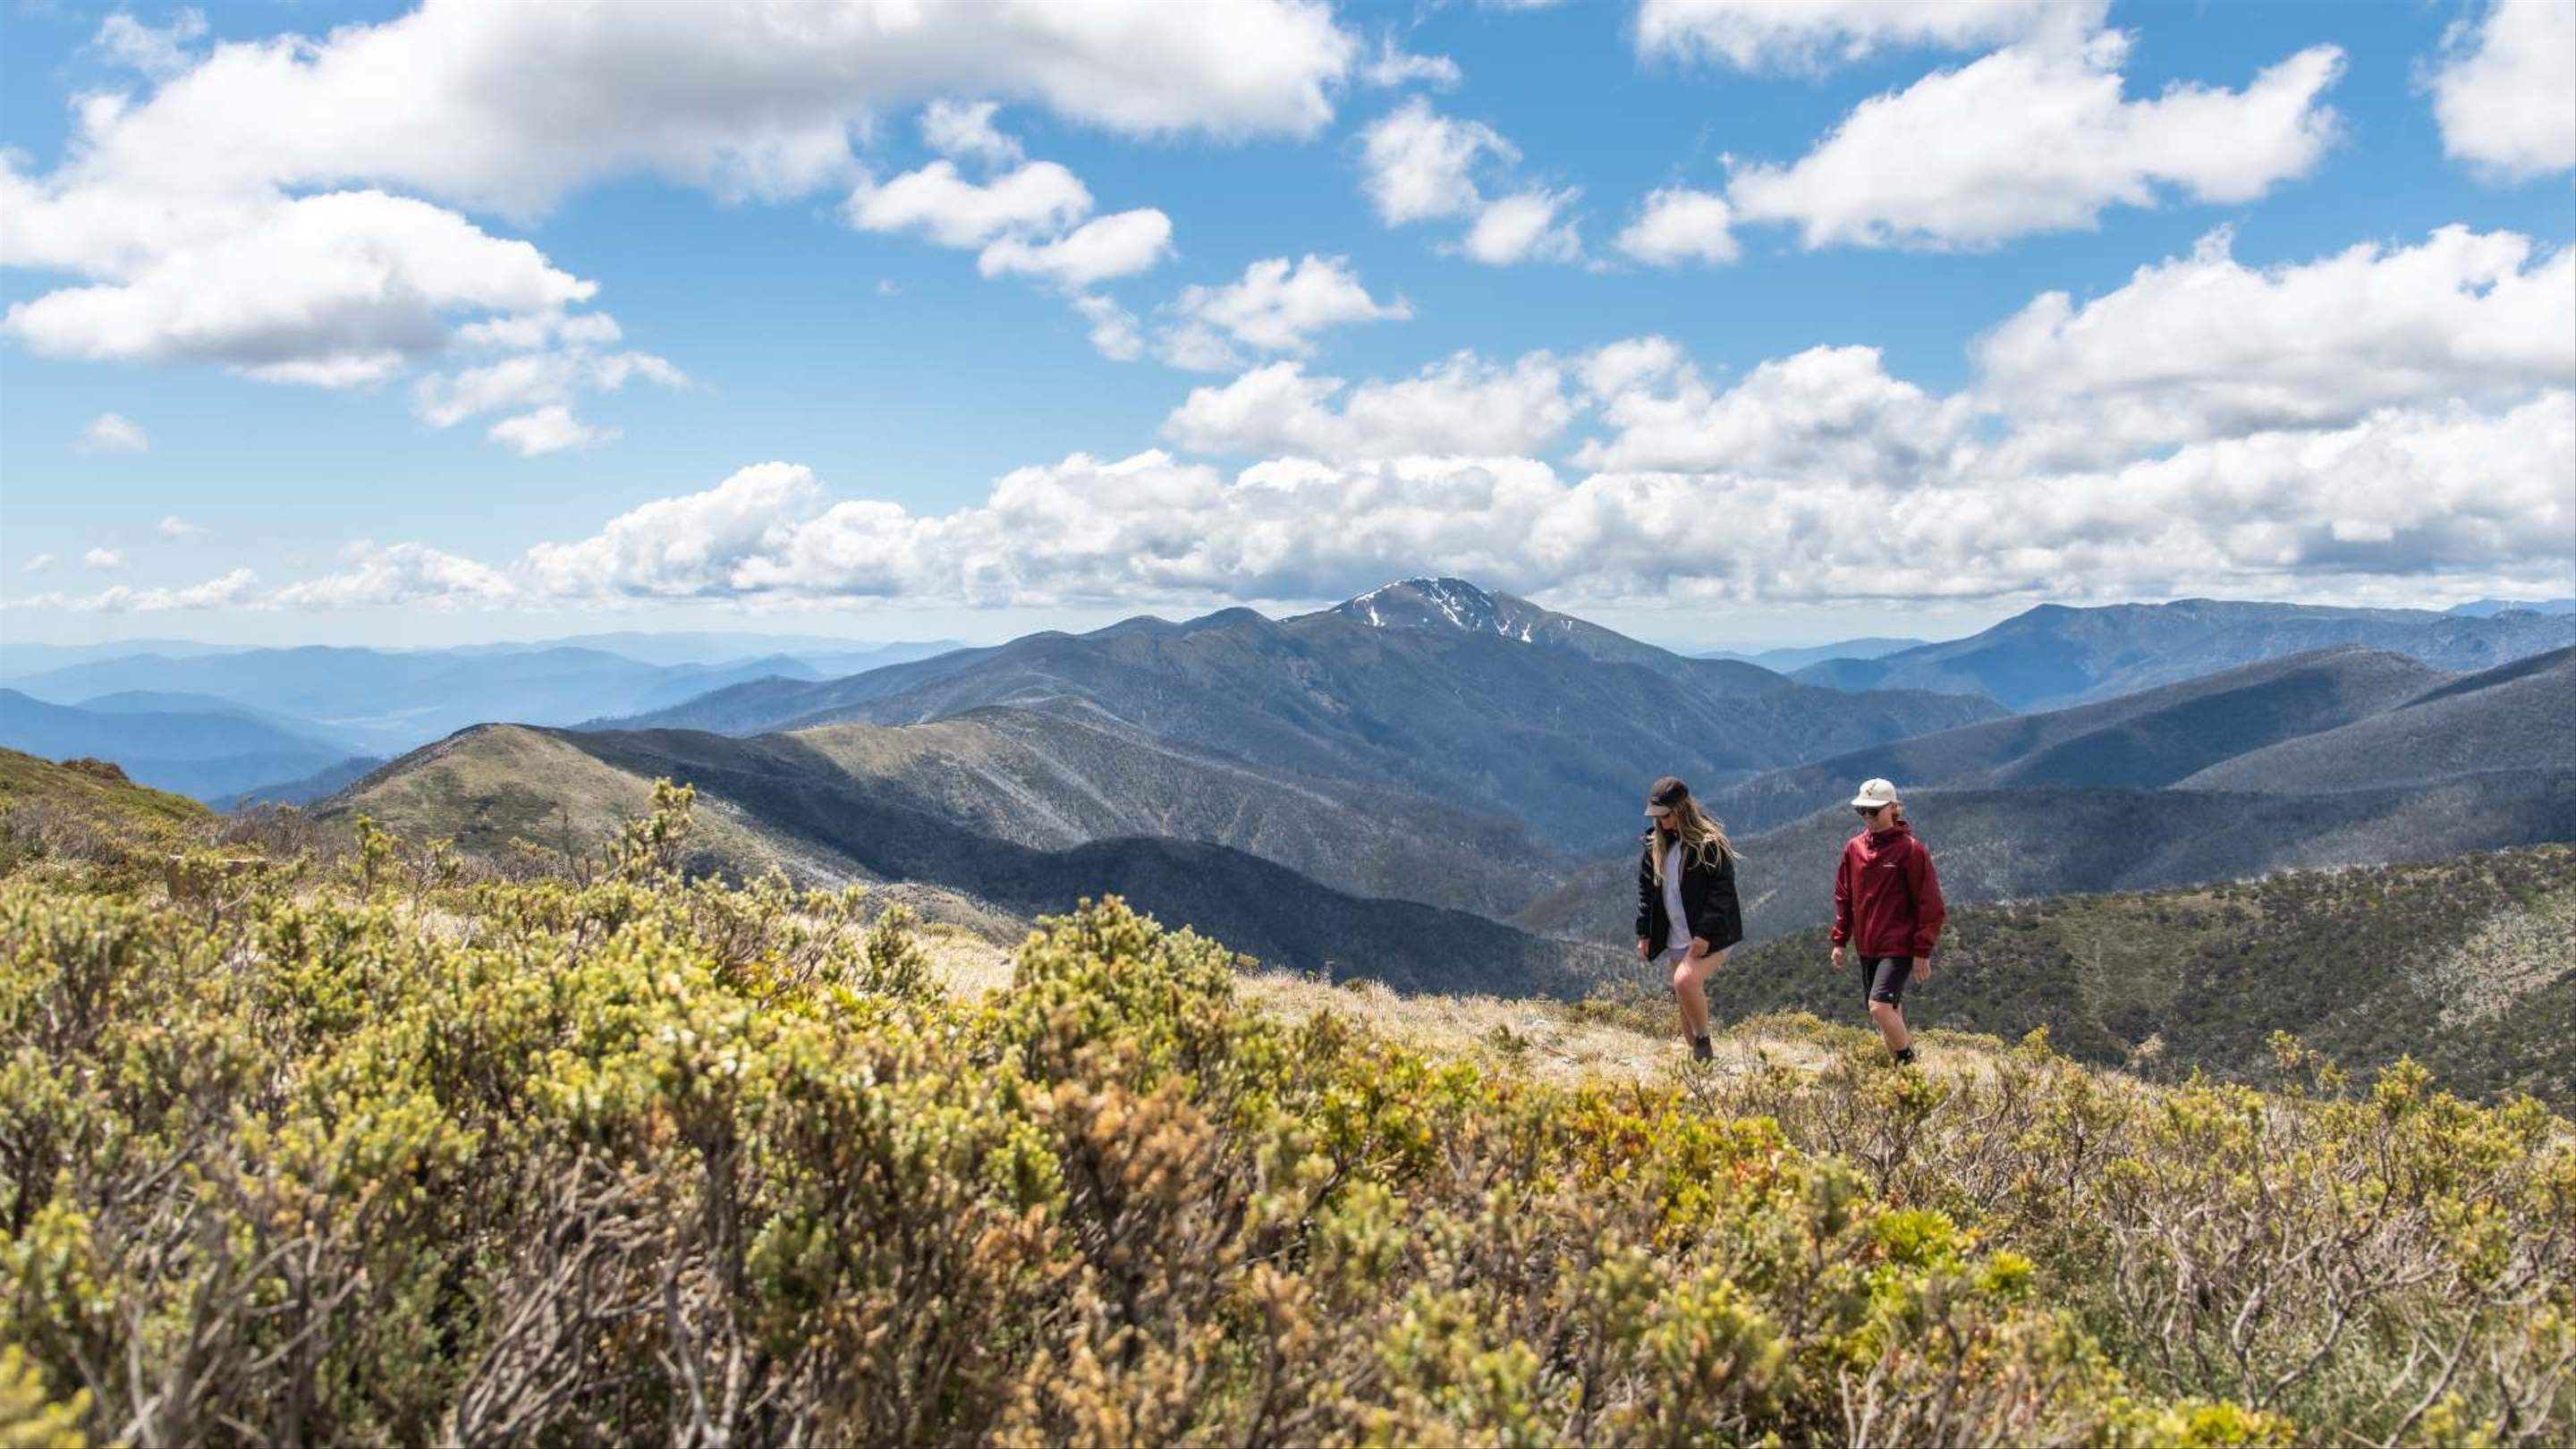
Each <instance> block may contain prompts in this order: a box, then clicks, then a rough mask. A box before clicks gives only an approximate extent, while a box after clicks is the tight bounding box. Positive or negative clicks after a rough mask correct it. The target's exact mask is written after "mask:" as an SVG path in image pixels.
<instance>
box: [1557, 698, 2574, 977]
mask: <svg viewBox="0 0 2576 1449" xmlns="http://www.w3.org/2000/svg"><path fill="white" fill-rule="evenodd" d="M2571 704H2576V650H2560V651H2554V652H2553V653H2551V654H2548V655H2541V656H2535V657H2533V658H2531V659H2525V660H2519V661H2516V662H2515V663H2512V664H2508V665H2504V666H2501V667H2499V668H2496V669H2492V670H2488V671H2485V672H2483V673H2481V674H2475V675H2466V676H2456V677H2455V676H2449V675H2444V674H2441V673H2440V672H2438V671H2435V670H2431V669H2428V668H2426V667H2425V666H2423V665H2421V664H2418V663H2416V662H2414V661H2412V660H2408V659H2404V658H2401V657H2399V656H2395V655H2388V654H2379V653H2375V652H2372V651H2368V650H2356V649H2342V650H2327V651H2320V652H2318V653H2315V654H2309V655H2302V656H2297V657H2294V658H2290V659H2282V660H2273V661H2269V662H2267V663H2264V664H2257V665H2250V666H2247V667H2245V668H2242V669H2237V670H2231V671H2229V672H2227V673H2226V674H2223V675H2214V676H2211V677H2209V678H2207V679H2201V680H2194V681H2192V682H2190V683H2188V684H2182V685H2173V686H2168V687H2166V688H2164V689H2159V690H2151V691H2148V692H2146V693H2143V694H2139V695H2133V696H2130V697H2128V698H2125V699H2120V700H2114V701H2109V702H2107V703H2104V704H2097V705H2086V706H2081V707H2078V708H2074V709H2068V710H2062V711H2057V712H2054V713H2051V714H2045V715H2029V716H2020V717H2016V718H2012V719H2007V720H1999V721H1993V722H1990V723H1986V724H1980V725H1973V726H1969V727H1966V728H1963V729H1957V730H1951V731H1947V732H1944V733H1941V734H1936V735H1928V736H1924V737H1922V738H1919V739H1913V740H1903V741H1899V742H1896V743H1895V744H1893V745H1889V746H1885V747H1882V748H1878V749H1873V750H1867V751H1862V752H1859V753H1856V754H1852V755H1845V756H1841V757H1837V758H1835V759H1831V760H1825V761H1820V762H1817V763H1815V764H1813V765H1806V766H1799V767H1795V768H1793V769H1789V770H1783V771H1776V772H1773V773H1771V774H1768V775H1763V776H1757V777H1755V778H1754V779H1752V780H1749V781H1745V782H1743V783H1741V784H1738V785H1736V786H1734V787H1732V788H1730V789H1725V790H1721V791H1718V792H1715V793H1714V794H1713V795H1712V796H1711V798H1710V804H1711V807H1712V808H1713V809H1714V810H1715V811H1716V812H1717V813H1718V814H1719V815H1720V816H1721V817H1722V818H1725V819H1727V820H1728V821H1729V823H1730V824H1731V825H1732V826H1734V827H1735V831H1736V833H1737V835H1738V838H1739V839H1741V840H1742V841H1743V844H1744V849H1745V851H1746V854H1747V861H1748V863H1747V865H1746V866H1745V868H1744V871H1743V874H1742V879H1743V881H1744V883H1745V884H1744V890H1745V906H1746V918H1747V923H1748V926H1749V927H1750V928H1751V929H1752V930H1754V932H1755V936H1756V939H1762V938H1763V937H1764V936H1766V935H1769V934H1777V933H1780V932H1784V931H1791V930H1797V929H1802V928H1804V927H1806V926H1810V925H1813V924H1815V923H1816V922H1818V921H1820V920H1823V919H1825V918H1826V916H1827V914H1828V913H1829V912H1830V910H1831V895H1830V887H1831V872H1832V865H1833V861H1834V859H1835V858H1836V856H1837V855H1838V854H1839V853H1840V850H1841V847H1842V842H1843V841H1844V840H1846V839H1848V838H1849V837H1850V836H1851V835H1852V833H1853V832H1854V828H1855V827H1854V824H1853V821H1852V817H1851V815H1850V813H1849V811H1848V809H1847V807H1846V806H1845V804H1844V802H1845V801H1846V800H1847V799H1848V798H1849V792H1850V790H1851V789H1852V788H1853V787H1854V786H1855V785H1857V784H1858V783H1859V781H1860V780H1861V779H1863V778H1865V777H1866V776H1869V775H1885V776H1888V777H1890V778H1893V779H1894V780H1896V782H1897V783H1898V785H1899V786H1900V787H1901V788H1902V789H1903V791H1904V793H1905V798H1906V801H1907V813H1908V815H1909V816H1910V817H1911V818H1913V819H1914V820H1915V821H1917V822H1918V828H1919V829H1920V830H1921V831H1922V833H1923V836H1924V838H1925V840H1926V841H1927V842H1929V843H1930V844H1931V845H1932V847H1933V852H1934V859H1935V861H1936V862H1938V864H1939V866H1940V869H1941V874H1942V880H1943V883H1944V889H1945V891H1947V892H1948V893H1950V894H1951V895H1953V896H1954V897H1956V898H1958V899H1962V900H1976V899H1987V900H1992V899H2023V898H2028V897H2032V896H2040V895H2053V894H2063V893H2068V892H2092V891H2106V890H2135V889H2145V888H2149V887H2161V886H2169V885H2181V884H2186V883H2190V882H2193V881H2204V880H2225V879H2235V878H2239V877H2246V876H2255V875H2262V874H2266V873H2269V872H2271V871H2275V870H2282V869H2288V868H2293V867H2306V866H2329V865H2370V864H2378V863H2382V862H2386V861H2390V860H2399V859H2425V858H2430V857H2434V856H2440V855H2449V854H2455V853H2458V852H2460V851H2467V850H2491V849H2502V848H2507V847H2514V846H2525V845H2533V844H2539V843H2545V842H2556V841H2571V840H2576V729H2570V728H2569V727H2568V721H2569V719H2570V711H2571ZM2213 756H2216V757H2219V758H2218V759H2217V760H2216V762H2215V763H2210V760H2211V757H2213ZM1632 868H1633V857H1632V856H1629V855H1625V854H1620V855H1609V854H1605V855H1604V856H1602V857H1601V858H1600V859H1598V860H1596V861H1594V862H1593V863H1592V864H1590V865H1587V866H1585V867H1583V868H1582V869H1580V870H1578V871H1576V872H1574V873H1573V874H1572V875H1571V876H1570V877H1569V878H1568V880H1567V882H1566V884H1564V885H1563V886H1561V887H1559V888H1558V889H1557V890H1556V891H1554V892H1552V893H1550V894H1549V895H1548V896H1546V897H1543V898H1541V899H1540V900H1539V901H1536V902H1534V903H1533V904H1532V905H1531V906H1530V908H1529V909H1527V910H1525V911H1522V912H1520V913H1519V914H1517V915H1515V916H1514V917H1513V918H1512V919H1513V921H1514V922H1515V923H1516V924H1518V925H1521V926H1524V927H1526V928H1528V929H1531V930H1536V931H1542V932H1556V933H1561V934H1567V935H1570V936H1571V937H1573V938H1575V939H1583V940H1598V939H1601V938H1602V937H1603V935H1604V934H1605V933H1609V934H1613V935H1615V934H1616V933H1617V932H1619V931H1622V930H1625V929H1626V926H1625V924H1624V922H1625V920H1626V914H1627V911H1628V909H1629V904H1630V903H1629V901H1628V900H1627V893H1628V890H1629V887H1628V881H1629V879H1630V877H1629V875H1628V872H1629V871H1630V870H1631V869H1632Z"/></svg>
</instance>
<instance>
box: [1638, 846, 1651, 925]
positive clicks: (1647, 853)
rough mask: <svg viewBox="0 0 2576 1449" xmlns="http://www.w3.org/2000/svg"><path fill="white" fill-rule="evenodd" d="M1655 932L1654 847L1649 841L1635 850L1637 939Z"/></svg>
mask: <svg viewBox="0 0 2576 1449" xmlns="http://www.w3.org/2000/svg"><path fill="white" fill-rule="evenodd" d="M1654 931H1655V845H1654V842H1653V841H1652V840H1651V839H1650V840H1648V841H1647V842H1646V843H1645V844H1644V845H1642V846H1639V847H1638V848H1637V939H1638V940H1641V941H1642V940H1644V939H1646V938H1647V937H1648V936H1651V935H1653V934H1654Z"/></svg>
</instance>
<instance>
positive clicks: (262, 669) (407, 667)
mask: <svg viewBox="0 0 2576 1449" xmlns="http://www.w3.org/2000/svg"><path fill="white" fill-rule="evenodd" d="M594 637H595V638H596V639H598V640H599V641H600V642H601V643H602V644H607V643H614V644H616V645H618V646H619V647H620V648H622V649H626V650H632V651H634V652H633V653H621V652H616V651H613V650H611V649H608V648H604V647H592V646H590V645H586V644H577V643H571V642H564V643H541V644H497V645H475V646H468V647H464V648H458V649H438V650H403V649H347V648H327V647H319V646H316V647H309V648H294V649H226V650H220V651H217V650H212V649H207V648H204V647H202V646H198V647H183V648H182V649H180V650H177V651H174V652H168V653H150V652H147V653H135V652H125V653H109V654H105V655H101V656H96V657H88V658H68V659H66V658H64V656H65V655H68V654H72V653H75V652H78V651H71V650H62V651H50V652H48V651H43V650H41V649H40V648H39V647H38V646H19V647H17V648H15V649H13V650H12V651H11V653H10V656H9V657H10V659H11V660H12V662H13V663H15V662H18V661H22V660H25V661H34V662H48V661H52V660H56V659H62V661H63V662H59V663H53V664H52V665H51V667H46V668H42V669H39V670H36V671H34V672H30V673H26V674H19V675H13V676H12V677H11V678H9V679H8V680H7V681H6V683H7V685H8V687H10V688H12V689H15V690H17V691H19V692H20V693H22V694H25V695H28V696H30V697H32V698H34V699H38V700H42V701H45V702H47V703H51V704H59V705H80V706H82V707H85V708H86V707H95V705H94V701H96V700H97V699H99V698H100V697H102V696H109V697H113V696H118V695H124V694H132V693H150V694H184V695H189V696H193V697H195V698H196V699H197V700H199V701H206V700H212V701H216V702H218V703H219V704H220V705H222V706H225V707H229V708H231V709H233V710H236V711H239V710H250V711H254V712H258V713H260V714H262V715H263V716H264V717H266V718H269V719H270V720H271V721H272V722H275V723H278V724H279V725H280V726H281V727H283V728H288V729H291V730H293V731H295V732H297V733H300V734H304V735H308V736H312V737H315V738H321V739H328V740H333V741H336V742H338V743H339V744H340V745H342V746H343V747H344V748H343V749H342V751H341V753H342V755H343V756H347V755H353V754H370V753H372V754H380V755H389V754H399V753H400V752H402V751H404V750H407V749H411V748H413V747H414V746H417V745H421V744H424V743H427V742H428V741H430V740H434V739H437V738H439V737H440V736H442V735H446V734H450V733H453V732H454V731H456V730H459V729H463V728H465V727H466V726H468V725H473V724H482V723H486V722H489V721H492V720H512V721H521V722H526V723H533V724H570V723H572V722H573V721H575V720H579V719H582V718H585V717H587V716H590V715H593V714H596V713H599V712H600V711H601V710H603V709H605V710H609V711H613V712H618V713H632V712H637V711H642V710H651V709H659V708H662V707H664V706H666V705H671V704H677V703H679V702H681V701H683V700H687V699H691V698H694V697H696V696H698V695H701V694H704V693H706V692H708V691H710V690H715V689H721V688H724V687H725V686H728V685H732V684H739V683H742V682H744V681H747V680H754V679H765V678H773V677H788V678H795V679H801V680H816V679H825V678H841V677H845V676H848V675H853V674H858V673H861V672H864V671H865V670H869V669H874V668H877V667H879V666H881V665H884V664H890V663H896V662H901V661H907V660H913V659H921V658H926V657H929V656H930V655H932V654H936V653H938V652H940V651H942V650H943V649H945V648H946V647H948V646H946V645H944V644H889V645H870V644H867V643H865V642H864V641H857V640H832V639H817V638H806V637H798V636H789V637H785V638H776V637H771V636H764V635H756V634H755V635H709V636H698V635H687V634H618V635H601V636H594ZM779 645H787V646H796V647H800V648H802V649H803V652H801V653H799V652H788V651H787V650H784V649H780V648H777V647H774V646H779ZM759 646H773V647H771V648H769V649H768V651H767V652H762V653H754V654H739V653H733V652H731V651H732V650H734V649H736V648H756V647H759ZM639 655H640V656H646V657H637V656H639ZM197 708H201V706H200V707H197ZM0 744H9V745H15V746H16V747H17V748H21V749H30V748H32V747H31V746H28V745H23V744H18V742H16V741H14V740H11V739H8V738H7V737H5V736H0ZM37 753H41V751H37ZM280 778H283V777H280ZM252 783H264V782H252Z"/></svg>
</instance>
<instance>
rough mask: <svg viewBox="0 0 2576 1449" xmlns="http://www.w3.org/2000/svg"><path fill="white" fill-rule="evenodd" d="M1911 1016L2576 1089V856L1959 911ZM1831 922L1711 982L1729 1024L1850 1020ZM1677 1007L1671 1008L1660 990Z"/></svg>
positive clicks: (2184, 1059)
mask: <svg viewBox="0 0 2576 1449" xmlns="http://www.w3.org/2000/svg"><path fill="white" fill-rule="evenodd" d="M1951 920H1952V923H1953V924H1952V926H1951V928H1950V930H1949V931H1948V932H1947V934H1945V936H1944V937H1943V942H1942V951H1941V955H1940V958H1939V964H1938V966H1937V968H1936V970H1935V973H1934V980H1933V985H1932V987H1931V988H1930V989H1928V990H1917V991H1915V992H1912V993H1909V1006H1908V1013H1907V1014H1908V1018H1909V1019H1910V1020H1913V1021H1915V1022H1917V1023H1918V1024H1920V1025H1929V1026H1945V1027H1952V1028H1956V1029H1959V1030H1965V1031H1972V1032H1983V1033H1988V1034H1993V1035H2001V1036H2005V1037H2015V1036H2019V1035H2021V1034H2022V1033H2024V1032H2027V1031H2029V1030H2031V1029H2033V1028H2035V1027H2046V1028H2047V1029H2048V1032H2049V1039H2050V1040H2051V1041H2053V1042H2055V1043H2057V1046H2058V1049H2059V1050H2061V1051H2064V1052H2067V1053H2068V1054H2070V1055H2072V1056H2075V1057H2077V1058H2078V1059H2080V1060H2084V1061H2088V1062H2093V1063H2096V1064H2101V1065H2114V1066H2121V1067H2124V1068H2126V1069H2128V1070H2130V1071H2133V1072H2135V1073H2138V1074H2140V1075H2142V1076H2147V1077H2149V1078H2152V1079H2158V1080H2166V1081H2182V1080H2185V1079H2187V1078H2188V1077H2190V1075H2191V1074H2192V1073H2194V1072H2196V1071H2207V1072H2211V1073H2213V1074H2216V1075H2220V1076H2224V1077H2228V1078H2231V1079H2234V1080H2238V1081H2259V1080H2262V1079H2263V1078H2264V1077H2265V1076H2266V1075H2268V1074H2269V1073H2270V1072H2271V1070H2272V1060H2273V1052H2272V1046H2271V1038H2272V1035H2273V1034H2274V1033H2275V1032H2281V1031H2288V1032H2292V1033H2294V1034H2296V1035H2297V1036H2299V1037H2300V1038H2301V1039H2302V1040H2304V1041H2305V1042H2306V1043H2307V1044H2308V1045H2309V1046H2310V1047H2312V1048H2314V1049H2315V1050H2317V1051H2320V1052H2322V1053H2324V1054H2325V1055H2327V1056H2328V1057H2331V1058H2332V1059H2333V1060H2335V1061H2337V1062H2339V1063H2342V1064H2344V1065H2346V1066H2348V1067H2354V1068H2370V1069H2376V1068H2378V1067H2382V1066H2387V1065H2389V1064H2392V1063H2394V1062H2396V1061H2397V1060H2398V1059H2399V1058H2401V1057H2406V1056H2409V1055H2411V1056H2412V1057H2413V1058H2414V1060H2416V1061H2418V1062H2421V1063H2423V1064H2424V1065H2425V1066H2427V1067H2429V1068H2431V1069H2432V1070H2433V1071H2434V1072H2436V1073H2437V1074H2438V1075H2439V1077H2440V1079H2441V1080H2442V1081H2443V1082H2445V1083H2446V1084H2448V1085H2450V1086H2452V1087H2453V1088H2454V1089H2455V1090H2458V1091H2462V1092H2465V1093H2468V1094H2470V1095H2473V1096H2480V1097H2489V1098H2493V1097H2498V1096H2501V1095H2503V1094H2506V1093H2512V1092H2527V1093H2531V1094H2533V1095H2535V1096H2538V1097H2540V1098H2542V1099H2543V1100H2544V1101H2549V1102H2552V1103H2558V1104H2565V1103H2568V1102H2576V847H2571V846H2566V845H2542V846H2533V847H2529V848H2526V849H2520V850H2501V851H2487V852H2481V853H2478V854H2472V855H2462V856H2454V857H2451V858H2449V859H2445V860H2435V861H2423V862H2414V863H2408V864H2402V865H2388V866H2373V867H2369V868H2363V869H2353V870H2341V871H2294V872H2285V873H2283V874H2280V875H2274V876H2266V877H2263V878H2262V879H2259V880H2251V881H2242V882H2231V883H2222V884H2218V885H2211V886H2199V887H2189V888H2184V889H2179V890H2166V891H2147V892H2126V893H2120V894H2113V895H2093V896H2052V897H2048V898H2046V899H2042V900H2036V901H2025V902H2018V903H2007V904H1999V905H1971V906H1965V907H1961V908H1959V909H1957V910H1956V911H1954V912H1953V914H1952V916H1951ZM1827 949H1828V948H1827V946H1826V942H1825V935H1824V932H1822V931H1820V930H1817V931H1802V932H1800V933H1798V934H1796V935H1793V936H1789V937H1785V938H1783V939H1781V940H1778V941H1774V942H1770V943H1767V944H1765V945H1763V946H1760V947H1757V948H1754V949H1752V950H1749V951H1745V952H1743V953H1741V954H1739V955H1738V956H1737V957H1736V958H1735V959H1734V960H1732V961H1730V962H1729V963H1728V967H1727V969H1726V970H1723V971H1721V972H1719V973H1718V974H1717V975H1716V976H1714V977H1712V978H1711V980H1710V983H1709V994H1710V1000H1711V1003H1712V1005H1713V1006H1714V1007H1715V1009H1716V1010H1717V1011H1718V1013H1719V1014H1720V1015H1721V1016H1739V1015H1748V1014H1752V1013H1757V1012H1764V1011H1794V1010H1805V1011H1814V1012H1817V1013H1819V1014H1822V1015H1826V1016H1828V1017H1850V1016H1853V1015H1854V1014H1856V1013H1857V1012H1858V1011H1859V1009H1860V989H1859V986H1858V983H1857V980H1856V979H1855V978H1854V977H1851V976H1849V975H1838V974H1836V973H1834V972H1833V971H1831V970H1829V969H1828V968H1827V966H1826V953H1827ZM1657 1005H1658V1006H1660V1005H1661V1003H1660V1002H1658V1003H1657Z"/></svg>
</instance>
